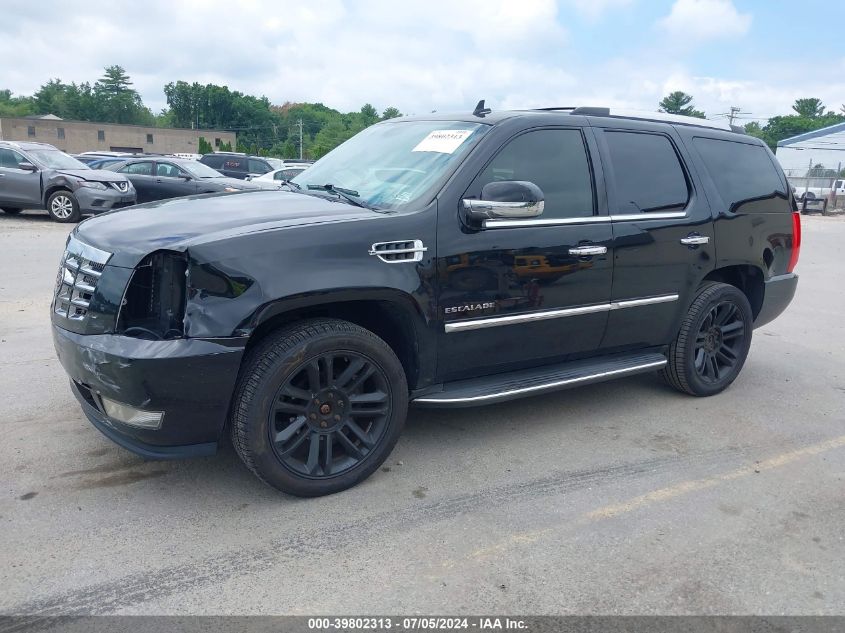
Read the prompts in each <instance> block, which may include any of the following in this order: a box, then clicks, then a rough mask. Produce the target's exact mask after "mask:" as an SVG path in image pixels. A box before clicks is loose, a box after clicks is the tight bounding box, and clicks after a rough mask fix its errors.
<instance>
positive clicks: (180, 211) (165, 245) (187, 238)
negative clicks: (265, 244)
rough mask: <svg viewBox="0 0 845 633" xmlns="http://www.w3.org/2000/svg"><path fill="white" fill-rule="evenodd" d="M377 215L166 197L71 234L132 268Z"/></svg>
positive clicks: (250, 195) (307, 198) (333, 206)
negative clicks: (260, 235) (163, 255)
mask: <svg viewBox="0 0 845 633" xmlns="http://www.w3.org/2000/svg"><path fill="white" fill-rule="evenodd" d="M239 182H240V181H239ZM379 215H380V214H379V213H377V212H375V211H370V210H369V209H362V208H360V207H356V206H353V205H351V204H347V203H346V202H342V201H335V200H334V199H328V198H323V197H318V196H312V195H305V194H301V193H292V192H288V191H245V192H243V193H223V194H216V193H213V194H206V195H200V196H188V197H185V198H171V199H169V200H159V201H157V202H150V203H147V204H142V205H138V206H134V207H127V208H125V209H120V210H118V211H112V212H110V213H104V214H102V215H97V216H94V217H92V218H89V219H88V220H85V221H84V222H82V223H81V224H80V225H79V226H78V227H77V229H76V231H75V233H76V236H77V237H78V238H79V239H80V240H82V241H83V242H85V243H87V244H90V245H91V246H95V247H97V248H100V249H102V250H105V251H108V252H110V253H113V256H112V258H111V259H110V260H109V265H111V266H125V267H129V268H132V267H134V266H135V265H136V264H137V263H138V262H139V261H140V260H141V259H143V258H144V257H145V256H146V255H148V254H150V253H152V252H154V251H157V250H172V251H185V250H187V249H188V248H190V247H191V246H197V245H200V244H206V243H209V242H214V241H219V240H223V239H227V238H230V237H234V236H236V235H243V234H245V233H253V232H257V231H269V230H280V229H287V228H292V227H296V226H302V225H306V224H319V223H325V222H343V221H352V220H361V219H366V218H372V217H376V216H379Z"/></svg>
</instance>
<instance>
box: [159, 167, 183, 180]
mask: <svg viewBox="0 0 845 633" xmlns="http://www.w3.org/2000/svg"><path fill="white" fill-rule="evenodd" d="M181 175H182V174H181V173H180V171H179V168H178V167H177V166H176V165H172V164H171V163H156V176H166V177H167V178H178V177H179V176H181Z"/></svg>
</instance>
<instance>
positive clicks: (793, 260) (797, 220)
mask: <svg viewBox="0 0 845 633" xmlns="http://www.w3.org/2000/svg"><path fill="white" fill-rule="evenodd" d="M800 252H801V214H800V213H799V212H798V211H795V212H793V214H792V254H791V255H790V256H789V264H788V265H787V266H786V272H788V273H791V272H792V271H793V269H794V268H795V265H796V264H797V263H798V254H799V253H800Z"/></svg>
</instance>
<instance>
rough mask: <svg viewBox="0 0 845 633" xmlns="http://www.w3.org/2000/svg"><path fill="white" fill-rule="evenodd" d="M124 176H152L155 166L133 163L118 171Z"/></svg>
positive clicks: (147, 163) (148, 163) (146, 163)
mask: <svg viewBox="0 0 845 633" xmlns="http://www.w3.org/2000/svg"><path fill="white" fill-rule="evenodd" d="M118 171H119V172H120V173H122V174H138V175H139V176H152V175H153V164H152V163H150V162H143V163H132V164H131V165H126V166H125V167H121V168H120V169H119V170H118Z"/></svg>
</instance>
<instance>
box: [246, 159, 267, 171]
mask: <svg viewBox="0 0 845 633" xmlns="http://www.w3.org/2000/svg"><path fill="white" fill-rule="evenodd" d="M268 171H270V165H268V164H267V163H265V162H264V161H263V160H255V159H252V158H250V159H249V173H251V174H266V173H267V172H268Z"/></svg>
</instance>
